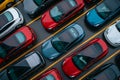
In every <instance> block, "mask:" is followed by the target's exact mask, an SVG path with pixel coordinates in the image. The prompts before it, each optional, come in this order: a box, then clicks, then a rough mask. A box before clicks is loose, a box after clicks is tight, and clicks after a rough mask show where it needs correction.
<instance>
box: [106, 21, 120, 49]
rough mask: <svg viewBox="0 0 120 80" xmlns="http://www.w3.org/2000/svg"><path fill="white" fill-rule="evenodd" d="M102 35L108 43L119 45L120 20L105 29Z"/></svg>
mask: <svg viewBox="0 0 120 80" xmlns="http://www.w3.org/2000/svg"><path fill="white" fill-rule="evenodd" d="M104 36H105V38H106V40H107V42H108V43H110V44H111V45H112V46H114V47H118V46H120V20H119V21H117V22H116V23H114V24H113V25H111V26H110V27H109V28H108V29H106V30H105V32H104Z"/></svg>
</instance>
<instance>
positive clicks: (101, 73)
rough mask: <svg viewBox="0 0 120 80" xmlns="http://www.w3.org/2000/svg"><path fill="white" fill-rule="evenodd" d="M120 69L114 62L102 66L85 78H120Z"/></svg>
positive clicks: (100, 79)
mask: <svg viewBox="0 0 120 80" xmlns="http://www.w3.org/2000/svg"><path fill="white" fill-rule="evenodd" d="M119 76H120V71H119V69H118V68H117V66H116V65H115V64H113V63H108V64H105V65H103V66H101V67H100V68H99V69H97V70H96V71H95V72H93V73H92V74H90V75H89V76H88V77H87V78H86V79H84V80H120V78H119Z"/></svg>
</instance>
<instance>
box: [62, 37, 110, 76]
mask: <svg viewBox="0 0 120 80" xmlns="http://www.w3.org/2000/svg"><path fill="white" fill-rule="evenodd" d="M107 53H108V47H107V45H106V43H105V42H104V41H103V40H102V39H100V38H96V39H94V40H92V41H90V42H89V43H88V44H87V45H85V46H84V47H83V48H81V49H79V50H78V51H75V52H74V53H73V55H71V56H69V57H68V58H66V59H65V60H64V61H63V65H62V69H63V71H64V73H65V74H66V75H68V76H69V77H71V78H72V77H76V76H77V75H79V74H81V73H82V72H83V71H85V70H87V69H88V68H89V67H90V66H92V65H93V64H94V63H95V62H97V61H98V60H100V59H102V58H103V57H104V56H105V55H106V54H107Z"/></svg>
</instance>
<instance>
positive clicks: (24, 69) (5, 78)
mask: <svg viewBox="0 0 120 80" xmlns="http://www.w3.org/2000/svg"><path fill="white" fill-rule="evenodd" d="M44 65H45V61H44V59H43V57H42V56H41V55H40V53H39V52H38V51H33V52H30V53H29V54H27V55H26V56H24V57H23V58H22V59H20V60H19V61H17V62H16V63H15V64H13V65H11V66H9V67H8V68H7V69H5V70H3V71H2V72H1V73H0V80H21V79H23V78H24V77H25V76H27V75H29V74H30V73H32V71H33V70H34V69H35V68H41V67H43V66H44Z"/></svg>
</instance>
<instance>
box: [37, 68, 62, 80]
mask: <svg viewBox="0 0 120 80" xmlns="http://www.w3.org/2000/svg"><path fill="white" fill-rule="evenodd" d="M37 80H63V79H62V77H61V76H60V73H59V72H58V70H57V69H56V68H54V69H51V70H49V71H47V72H46V73H44V74H43V75H42V76H41V77H40V78H38V79H37Z"/></svg>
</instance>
